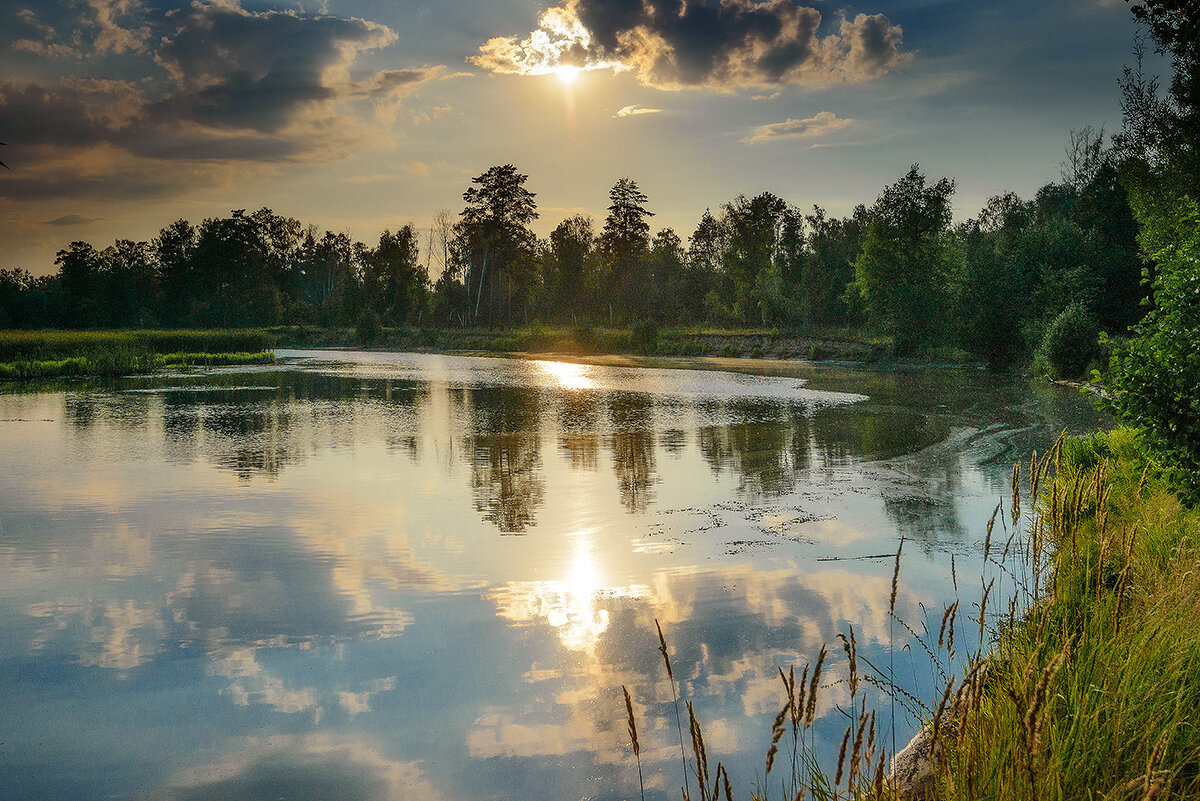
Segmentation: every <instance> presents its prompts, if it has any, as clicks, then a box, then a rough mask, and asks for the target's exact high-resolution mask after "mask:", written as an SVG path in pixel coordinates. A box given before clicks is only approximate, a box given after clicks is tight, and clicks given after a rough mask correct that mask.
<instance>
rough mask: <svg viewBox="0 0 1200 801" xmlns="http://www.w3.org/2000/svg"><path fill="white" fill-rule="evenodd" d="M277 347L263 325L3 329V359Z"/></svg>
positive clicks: (0, 338)
mask: <svg viewBox="0 0 1200 801" xmlns="http://www.w3.org/2000/svg"><path fill="white" fill-rule="evenodd" d="M273 347H275V337H274V336H273V335H272V334H271V333H270V332H268V331H265V330H261V329H245V330H232V329H231V330H176V331H165V330H164V331H157V330H147V331H0V362H19V361H52V360H55V359H67V358H74V357H80V356H93V355H96V354H100V353H122V352H127V353H134V354H145V353H180V352H186V353H234V352H259V351H266V350H270V349H271V348H273Z"/></svg>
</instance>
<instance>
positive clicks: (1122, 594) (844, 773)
mask: <svg viewBox="0 0 1200 801" xmlns="http://www.w3.org/2000/svg"><path fill="white" fill-rule="evenodd" d="M1021 472H1022V471H1021V468H1019V467H1018V468H1015V469H1014V473H1013V485H1012V486H1013V491H1012V498H1011V504H1010V505H1009V507H1008V508H1007V509H1003V512H1007V513H1008V514H1007V517H1008V520H1007V522H1006V521H1005V515H1004V514H1003V512H1002V508H1001V507H1002V506H1003V504H1001V507H998V508H997V511H996V512H994V513H993V515H992V517H991V519H990V520H989V521H988V523H987V527H986V536H985V537H984V541H983V543H982V551H983V554H984V558H985V562H986V563H987V565H988V567H989V570H990V572H991V573H993V574H994V575H993V577H992V578H991V580H990V581H988V582H987V583H985V584H983V585H981V587H980V592H979V595H978V596H976V599H975V600H969V601H968V603H969V604H970V606H968V603H964V600H963V599H962V598H958V599H955V600H954V601H953V603H950V604H948V605H946V606H945V608H944V609H942V610H941V611H940V612H937V613H935V614H933V615H932V616H930V619H929V620H928V621H927V623H929V624H932V625H925V624H918V626H914V625H911V624H909V623H907V622H905V621H901V620H900V619H899V617H897V616H896V611H895V610H896V607H895V600H894V599H895V595H896V587H897V585H898V583H899V581H900V577H901V575H902V574H901V571H902V567H901V558H900V556H901V554H900V551H901V549H898V551H897V556H896V562H895V568H894V575H893V590H892V600H891V601H890V607H891V608H890V612H889V614H890V615H891V616H892V617H893V618H894V619H895V622H896V623H897V625H899V626H901V627H902V628H903V629H904V630H906V631H908V632H910V633H911V634H912V636H913V637H915V639H916V640H917V641H918V643H919V647H914V648H913V650H914V652H915V653H924V654H925V658H928V659H930V660H931V662H932V665H931V671H932V672H933V673H935V674H936V675H938V676H939V677H940V685H939V687H938V692H937V693H936V694H935V695H934V696H933V699H934V700H930V699H926V700H924V701H923V700H922V699H917V698H914V697H912V696H910V695H907V694H906V693H905V692H904V691H903V690H902V689H901V688H900V687H898V686H897V684H896V682H895V681H894V680H893V678H892V677H893V676H894V673H893V672H892V671H893V668H892V667H891V666H890V665H889V666H888V667H887V669H885V670H881V669H880V668H881V667H882V666H877V665H874V664H872V663H870V662H869V661H868V660H866V659H865V658H863V656H862V655H861V654H859V653H858V652H857V651H858V642H857V639H856V637H855V634H854V631H853V630H851V631H850V632H848V634H845V635H840V636H839V639H840V640H841V644H842V650H843V652H844V654H845V656H846V660H845V664H844V671H843V672H844V673H845V674H846V675H845V676H844V677H843V678H840V679H836V680H835V681H839V682H845V683H846V686H847V687H848V688H849V691H850V699H851V700H850V708H849V709H842V710H841V711H842V712H843V713H845V717H846V719H847V726H846V728H845V730H844V732H843V733H842V735H841V739H840V748H839V750H838V757H837V760H836V762H834V763H832V764H826V765H822V764H818V760H817V758H816V756H815V753H816V749H815V746H814V743H813V740H812V738H811V736H808V734H807V733H810V732H811V726H812V721H813V715H814V710H815V709H816V706H817V698H816V696H817V695H818V694H819V693H820V692H821V690H822V688H823V687H827V686H829V685H828V684H822V681H821V678H820V677H821V674H822V668H823V665H824V662H825V661H826V649H824V648H822V649H821V652H820V654H819V655H818V657H817V660H816V662H815V663H814V664H813V665H812V669H811V670H810V667H809V666H805V667H804V668H803V669H802V671H801V673H800V676H801V678H800V679H799V680H797V678H796V669H795V667H789V668H787V669H784V668H782V667H781V668H780V669H779V676H780V679H781V683H782V685H783V693H782V704H781V708H780V710H779V712H778V714H777V715H776V716H775V717H774V719H773V721H772V724H771V728H770V734H769V738H768V740H769V746H768V748H767V751H766V759H765V762H764V772H763V774H762V775H763V776H764V777H765V778H764V779H763V780H761V781H760V782H759V783H758V785H757V786H756V787H755V788H754V789H753V790H751V791H749V792H748V793H746V795H747V796H748V797H750V798H752V799H754V801H767V800H768V799H776V798H778V799H782V800H783V801H788V799H797V798H809V799H897V798H918V797H919V798H928V799H945V800H946V801H952V800H953V801H960V800H963V801H965V800H966V799H984V798H986V799H1022V800H1024V799H1030V800H1031V801H1032V800H1033V799H1099V798H1104V799H1114V800H1115V801H1120V800H1123V799H1130V800H1131V801H1137V800H1139V799H1140V800H1141V801H1151V799H1165V798H1197V797H1200V625H1197V624H1198V622H1200V510H1196V509H1189V508H1185V507H1184V506H1183V505H1182V504H1181V503H1180V501H1179V499H1178V496H1177V494H1176V493H1175V491H1174V489H1173V487H1172V486H1171V485H1170V484H1168V483H1167V479H1166V477H1165V476H1164V475H1163V474H1162V473H1161V471H1160V470H1159V468H1158V467H1157V466H1156V465H1155V463H1154V462H1153V461H1152V460H1151V459H1150V458H1149V456H1148V455H1147V451H1146V450H1145V449H1144V448H1143V446H1142V443H1141V442H1140V440H1139V438H1138V435H1137V433H1136V432H1134V431H1131V430H1129V429H1118V430H1116V431H1113V432H1109V433H1106V434H1098V435H1093V436H1092V437H1088V438H1084V439H1080V440H1067V439H1065V438H1062V437H1060V438H1059V440H1058V441H1057V442H1056V443H1055V445H1054V447H1053V448H1051V450H1050V451H1049V452H1048V453H1046V454H1045V455H1044V456H1042V457H1041V458H1039V457H1038V456H1037V454H1034V455H1033V456H1032V457H1031V459H1030V461H1029V463H1028V470H1027V474H1026V476H1025V479H1024V482H1023V481H1022V477H1021ZM1025 493H1028V494H1027V495H1025ZM1023 495H1025V497H1022V496H1023ZM998 514H999V515H1000V521H1001V523H1002V524H1005V526H1006V527H1007V526H1009V525H1011V531H1010V532H1009V535H1008V539H1007V542H1006V543H1005V545H1004V547H1003V548H1000V547H998V539H996V538H995V537H994V535H995V534H996V533H997V532H995V531H994V525H995V522H996V520H997V515H998ZM957 583H958V579H957V576H955V585H956V586H957ZM967 609H970V610H971V611H970V612H967V613H966V614H964V611H963V610H967ZM918 627H919V628H922V629H923V630H924V631H925V634H923V635H920V634H918V633H917V631H916V628H918ZM968 627H970V628H969V629H968ZM935 630H936V632H937V637H936V640H935V639H934V637H933V632H934V631H935ZM968 631H970V633H971V634H972V635H978V636H980V645H979V648H978V650H976V651H975V652H973V653H960V651H961V648H960V646H959V645H958V643H962V642H964V641H965V637H966V635H967V633H968ZM660 635H661V632H660ZM660 643H661V646H662V647H661V650H662V652H663V654H664V657H665V656H666V641H665V639H664V638H662V637H661V636H660ZM888 645H889V651H891V650H893V649H894V645H895V643H889V644H888ZM860 682H866V683H869V684H871V685H873V686H875V687H877V688H878V689H879V690H881V691H882V692H883V693H884V694H885V695H886V697H887V703H888V704H889V705H890V706H891V708H892V709H894V708H895V706H896V705H897V704H899V705H900V706H902V707H903V708H904V709H905V710H907V711H909V712H910V713H911V714H914V715H915V716H916V717H917V718H918V720H919V722H920V723H921V724H922V725H923V727H924V730H923V734H924V735H925V736H927V738H928V745H929V749H928V750H929V754H930V759H931V766H932V779H931V780H930V781H929V782H928V783H927V784H926V785H925V786H924V788H923V789H921V790H919V791H918V792H914V791H913V789H912V788H911V787H902V786H901V785H900V781H899V778H898V777H889V776H888V768H887V766H888V765H889V764H890V763H889V760H888V757H889V754H888V753H887V752H886V750H885V749H884V748H882V747H881V745H880V742H881V740H882V737H883V736H884V735H885V734H887V733H888V732H885V731H881V730H880V729H879V728H878V727H877V725H876V721H877V715H876V711H875V710H868V708H867V703H866V700H865V697H864V695H863V693H862V692H861V691H860ZM672 689H673V691H674V685H673V686H672ZM926 701H929V703H926ZM686 703H687V708H688V714H689V718H690V719H691V723H692V727H693V753H694V754H695V758H696V760H697V762H696V768H695V770H694V771H693V773H694V774H695V776H696V778H697V779H701V778H703V777H706V776H707V773H706V771H705V770H702V769H701V761H702V759H704V760H706V759H707V754H705V752H704V750H703V744H702V741H699V737H698V734H699V732H700V724H699V722H698V720H697V718H696V713H695V710H694V708H693V705H692V703H691V702H690V701H689V702H686ZM839 708H840V707H839ZM892 720H893V721H894V720H895V717H894V715H893V717H892ZM893 725H894V724H893ZM893 730H894V729H893ZM789 734H790V742H789ZM893 736H894V735H893ZM789 746H790V750H791V751H792V757H791V760H790V763H791V764H790V765H787V764H783V765H781V764H780V760H779V757H780V755H781V752H783V753H786V751H785V750H784V749H787V748H789ZM892 751H893V752H894V751H895V747H893V748H892ZM684 767H685V773H686V770H687V764H686V760H685V766H684ZM781 771H782V773H783V774H784V775H783V778H782V779H780V778H779V776H780V773H781ZM701 787H702V789H701V791H700V792H701V799H703V801H707V800H708V799H714V801H715V799H716V798H717V795H716V792H715V789H714V792H713V793H711V794H709V793H707V791H706V790H704V789H703V787H704V786H703V784H702V785H701ZM725 792H726V796H727V797H729V798H730V799H732V795H731V793H730V792H729V791H728V790H726V791H725ZM682 794H683V797H684V798H685V799H689V798H690V795H689V791H688V788H687V787H685V788H683V793H682Z"/></svg>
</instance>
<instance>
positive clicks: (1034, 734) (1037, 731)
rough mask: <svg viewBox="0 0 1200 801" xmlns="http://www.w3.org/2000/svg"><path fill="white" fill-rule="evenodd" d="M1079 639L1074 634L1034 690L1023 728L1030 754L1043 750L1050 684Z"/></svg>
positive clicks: (1056, 655) (1047, 666)
mask: <svg viewBox="0 0 1200 801" xmlns="http://www.w3.org/2000/svg"><path fill="white" fill-rule="evenodd" d="M1078 637H1079V634H1078V632H1077V633H1075V634H1072V635H1071V637H1070V638H1069V639H1068V640H1067V642H1066V644H1065V645H1064V646H1063V647H1062V650H1061V651H1059V652H1058V653H1057V654H1055V655H1054V658H1053V659H1051V660H1050V664H1048V665H1046V667H1045V668H1044V669H1043V670H1042V675H1041V677H1040V678H1039V679H1038V683H1037V687H1035V688H1034V691H1033V698H1032V699H1031V700H1030V702H1029V708H1028V709H1027V710H1026V712H1025V717H1024V720H1023V726H1024V731H1025V740H1026V743H1027V745H1028V748H1029V753H1030V755H1031V756H1032V755H1033V754H1036V753H1038V752H1039V751H1040V750H1041V746H1042V743H1041V738H1042V729H1043V727H1044V723H1045V718H1044V716H1043V715H1042V712H1043V710H1044V708H1045V705H1046V699H1047V694H1048V692H1049V689H1050V683H1051V682H1052V681H1054V677H1055V676H1057V675H1058V671H1059V670H1061V669H1062V666H1063V664H1064V663H1065V662H1066V660H1067V658H1068V657H1069V655H1070V652H1071V648H1072V647H1074V645H1075V641H1076V639H1077V638H1078Z"/></svg>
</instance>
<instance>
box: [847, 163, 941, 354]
mask: <svg viewBox="0 0 1200 801" xmlns="http://www.w3.org/2000/svg"><path fill="white" fill-rule="evenodd" d="M953 193H954V182H953V181H951V180H949V179H946V178H942V179H941V180H939V181H938V182H937V183H935V184H932V185H928V186H927V185H926V183H925V176H924V175H922V174H921V173H920V171H919V169H918V167H917V165H915V164H914V165H913V166H912V168H911V169H910V170H909V171H908V174H907V175H905V176H904V177H903V178H901V179H900V180H899V181H897V182H896V183H895V184H893V185H891V186H889V187H887V188H886V189H884V191H883V194H882V195H880V196H879V200H878V201H876V203H875V205H874V207H872V209H871V212H870V214H871V216H870V223H869V224H868V226H867V232H866V237H865V238H864V240H863V247H862V252H861V253H860V254H859V256H858V259H857V260H856V261H855V263H854V271H855V284H856V286H857V287H858V290H859V293H860V294H861V295H862V297H863V299H864V300H865V301H866V305H867V309H868V311H869V313H870V315H871V317H872V319H874V320H875V321H877V322H878V323H879V324H880V325H881V326H882V327H883V328H884V329H885V330H886V331H887V332H888V333H889V334H891V335H892V337H893V339H894V341H895V347H896V351H897V353H899V354H908V353H911V352H912V351H913V350H914V349H915V348H916V347H917V346H918V345H919V344H924V343H928V342H931V341H934V340H936V339H938V338H939V337H940V336H941V335H942V334H943V329H944V327H945V324H946V314H945V310H946V308H947V306H948V289H949V287H950V285H951V281H950V278H951V270H952V254H953V242H952V238H951V236H950V232H949V225H950V216H951V209H950V197H951V195H952V194H953Z"/></svg>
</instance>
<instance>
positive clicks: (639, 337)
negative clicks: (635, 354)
mask: <svg viewBox="0 0 1200 801" xmlns="http://www.w3.org/2000/svg"><path fill="white" fill-rule="evenodd" d="M629 344H630V345H631V346H632V347H633V348H634V349H635V350H637V351H639V352H641V353H654V352H655V351H656V350H657V349H658V323H656V322H654V321H653V320H649V319H647V320H640V321H638V322H636V323H634V324H633V326H632V327H631V328H630V329H629Z"/></svg>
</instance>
